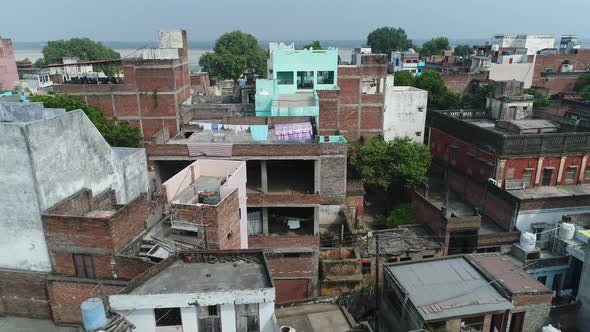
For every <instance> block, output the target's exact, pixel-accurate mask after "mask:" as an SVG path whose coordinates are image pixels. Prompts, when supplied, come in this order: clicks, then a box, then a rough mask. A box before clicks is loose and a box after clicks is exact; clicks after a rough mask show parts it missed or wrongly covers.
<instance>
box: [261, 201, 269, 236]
mask: <svg viewBox="0 0 590 332" xmlns="http://www.w3.org/2000/svg"><path fill="white" fill-rule="evenodd" d="M262 234H268V208H266V207H263V208H262Z"/></svg>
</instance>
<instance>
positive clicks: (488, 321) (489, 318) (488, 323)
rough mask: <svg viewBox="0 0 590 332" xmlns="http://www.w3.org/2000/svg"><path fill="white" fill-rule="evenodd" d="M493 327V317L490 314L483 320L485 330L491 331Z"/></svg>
mask: <svg viewBox="0 0 590 332" xmlns="http://www.w3.org/2000/svg"><path fill="white" fill-rule="evenodd" d="M491 326H492V315H490V314H488V315H485V316H484V318H483V330H484V331H489V330H490V327H491Z"/></svg>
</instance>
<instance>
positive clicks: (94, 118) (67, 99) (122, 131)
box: [29, 95, 141, 147]
mask: <svg viewBox="0 0 590 332" xmlns="http://www.w3.org/2000/svg"><path fill="white" fill-rule="evenodd" d="M29 100H30V101H32V102H41V103H43V105H44V106H45V107H48V108H65V110H66V111H68V112H69V111H73V110H77V109H81V110H82V111H84V113H86V115H87V116H88V118H89V119H90V121H91V122H92V124H94V126H95V127H96V129H98V131H99V132H100V133H101V134H102V136H103V137H104V138H105V140H106V141H107V142H108V143H109V144H110V145H111V146H118V147H139V146H140V144H141V133H140V130H139V129H138V128H135V127H133V126H131V125H130V124H129V123H128V122H127V121H117V118H112V119H111V120H106V119H105V118H104V115H103V114H102V113H101V112H99V111H98V110H97V109H96V108H95V107H94V106H91V105H88V104H86V103H85V102H84V100H82V99H81V98H79V97H73V96H69V95H47V96H32V97H30V98H29Z"/></svg>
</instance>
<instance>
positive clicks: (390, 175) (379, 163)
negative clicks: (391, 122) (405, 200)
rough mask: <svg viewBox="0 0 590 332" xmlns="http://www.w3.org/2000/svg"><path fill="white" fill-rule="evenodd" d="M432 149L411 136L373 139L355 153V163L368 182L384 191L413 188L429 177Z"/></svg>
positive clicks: (353, 161)
mask: <svg viewBox="0 0 590 332" xmlns="http://www.w3.org/2000/svg"><path fill="white" fill-rule="evenodd" d="M430 161H431V156H430V150H429V148H428V146H426V145H424V144H419V143H414V142H412V140H411V139H410V138H407V137H405V138H395V139H394V140H392V141H388V142H386V141H384V140H382V139H380V138H372V139H371V140H369V141H368V142H367V143H366V144H364V145H361V146H360V147H359V148H358V150H356V151H355V153H354V154H353V155H352V158H351V162H352V165H353V166H354V167H355V168H356V169H357V171H358V174H360V175H361V177H362V178H363V179H365V180H366V181H367V182H369V183H372V184H374V185H375V186H376V187H378V188H380V189H381V190H383V191H389V190H399V189H400V188H412V187H414V186H416V185H417V184H419V183H421V182H423V181H424V180H425V179H426V172H427V171H428V168H429V167H430Z"/></svg>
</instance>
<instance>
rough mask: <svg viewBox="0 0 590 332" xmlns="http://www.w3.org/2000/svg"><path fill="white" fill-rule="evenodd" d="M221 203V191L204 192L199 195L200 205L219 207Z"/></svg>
mask: <svg viewBox="0 0 590 332" xmlns="http://www.w3.org/2000/svg"><path fill="white" fill-rule="evenodd" d="M219 201H221V197H220V194H219V191H202V192H200V193H199V203H202V204H209V205H217V203H219Z"/></svg>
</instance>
